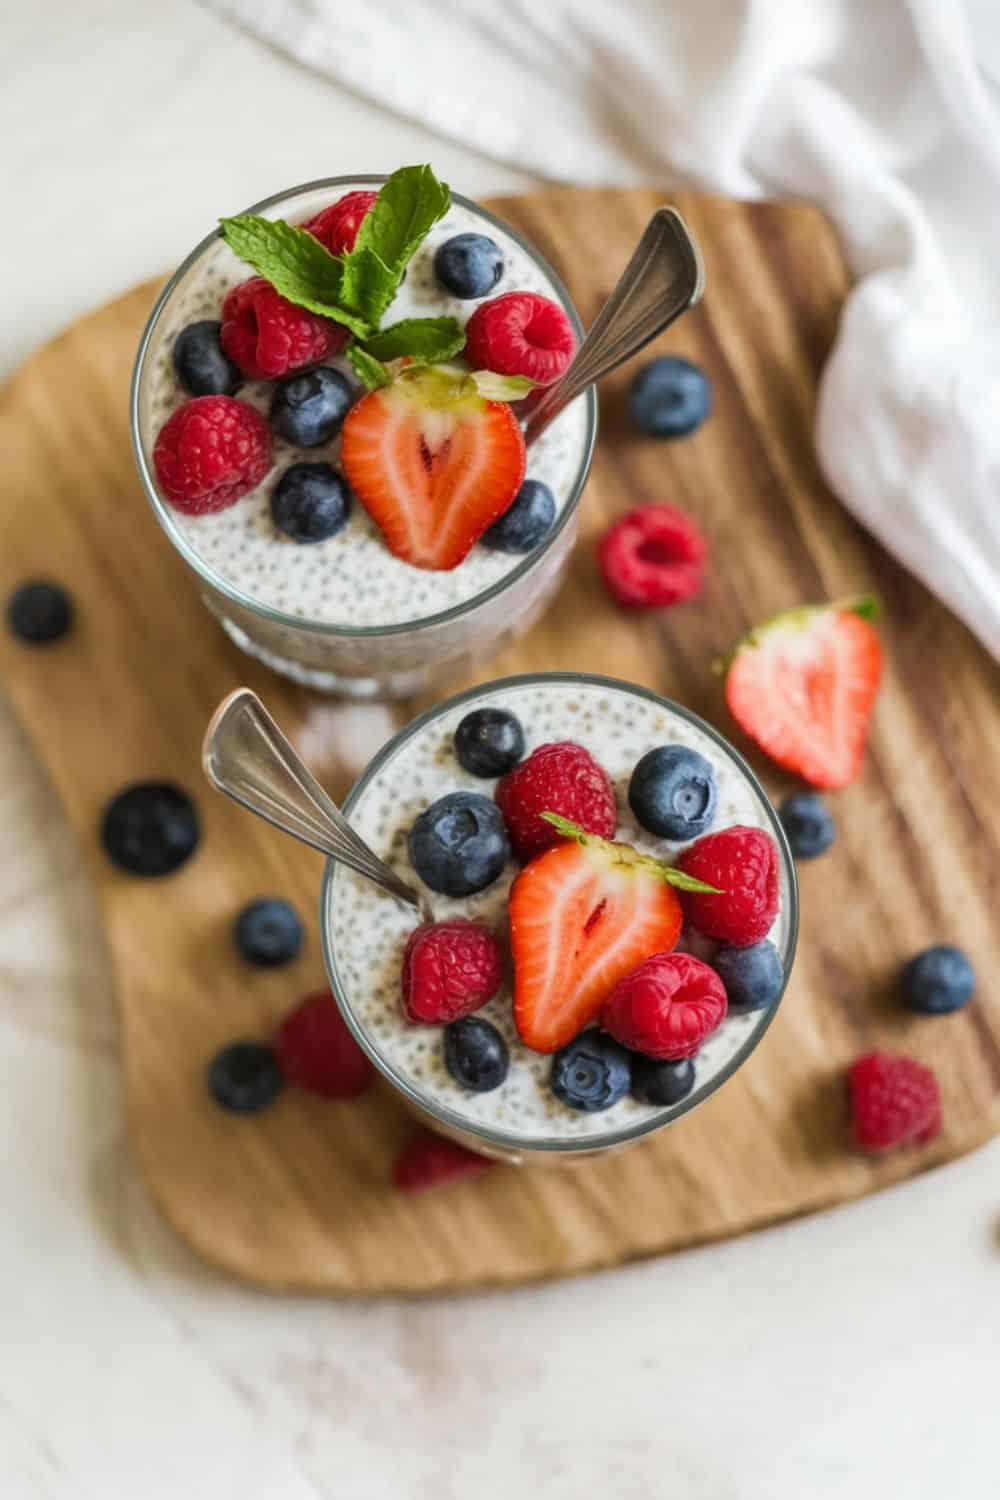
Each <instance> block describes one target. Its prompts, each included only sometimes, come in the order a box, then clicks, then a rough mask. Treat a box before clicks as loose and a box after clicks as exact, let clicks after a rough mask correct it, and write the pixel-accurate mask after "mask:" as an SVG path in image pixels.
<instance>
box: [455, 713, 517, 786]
mask: <svg viewBox="0 0 1000 1500" xmlns="http://www.w3.org/2000/svg"><path fill="white" fill-rule="evenodd" d="M455 754H456V756H457V757H458V763H459V765H460V766H462V768H463V769H464V770H466V771H468V772H469V774H470V775H472V776H503V775H505V774H506V772H508V771H512V770H513V769H514V767H515V766H516V765H517V763H518V761H519V760H520V759H521V757H522V755H523V754H524V730H523V729H522V728H521V723H520V720H519V719H516V718H515V717H514V715H513V714H509V713H508V712H507V710H506V709H504V708H474V709H473V710H472V712H471V713H468V714H466V716H465V718H464V719H463V720H462V722H461V723H460V724H459V726H458V728H457V729H456V730H455Z"/></svg>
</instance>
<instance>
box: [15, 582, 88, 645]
mask: <svg viewBox="0 0 1000 1500" xmlns="http://www.w3.org/2000/svg"><path fill="white" fill-rule="evenodd" d="M72 623H73V601H72V599H71V598H70V596H69V595H68V594H67V592H66V590H65V589H64V588H61V587H60V585H59V584H58V583H49V582H48V581H47V580H46V579H44V578H32V579H30V580H29V581H28V582H27V583H22V584H20V585H19V586H18V587H17V588H16V589H15V590H14V592H13V593H12V594H11V596H10V598H9V599H8V600H7V625H8V627H9V628H10V632H11V634H12V635H16V636H17V638H18V640H19V641H24V642H25V643H26V644H28V645H30V646H48V645H50V644H51V643H52V641H58V640H59V639H60V637H61V636H64V635H65V634H66V632H67V631H68V630H69V628H70V626H71V625H72Z"/></svg>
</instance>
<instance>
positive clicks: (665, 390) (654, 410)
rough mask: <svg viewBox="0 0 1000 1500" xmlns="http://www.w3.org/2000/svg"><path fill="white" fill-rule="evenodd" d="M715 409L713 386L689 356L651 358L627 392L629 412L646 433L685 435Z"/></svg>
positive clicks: (663, 435)
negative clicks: (687, 357) (685, 357)
mask: <svg viewBox="0 0 1000 1500" xmlns="http://www.w3.org/2000/svg"><path fill="white" fill-rule="evenodd" d="M711 409H712V387H711V385H710V384H709V380H708V376H707V375H706V374H705V372H704V370H700V369H699V368H698V366H697V365H693V364H692V363H691V361H690V360H689V359H678V358H676V357H675V356H674V355H664V356H662V357H661V358H660V359H651V360H650V361H649V363H648V364H645V365H643V367H642V369H641V370H640V371H639V373H638V374H637V375H636V377H635V379H634V380H633V381H632V384H631V385H630V386H629V392H628V414H629V416H630V417H631V419H632V421H633V422H634V423H635V425H636V427H638V429H639V431H640V432H642V433H645V434H646V436H647V437H683V436H684V434H685V433H688V432H694V430H695V428H696V427H700V426H701V424H702V422H704V420H705V418H706V417H707V416H708V414H709V412H710V411H711Z"/></svg>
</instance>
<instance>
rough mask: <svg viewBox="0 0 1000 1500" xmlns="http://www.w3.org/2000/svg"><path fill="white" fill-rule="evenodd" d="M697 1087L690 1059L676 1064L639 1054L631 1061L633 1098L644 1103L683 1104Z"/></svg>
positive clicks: (683, 1059)
mask: <svg viewBox="0 0 1000 1500" xmlns="http://www.w3.org/2000/svg"><path fill="white" fill-rule="evenodd" d="M693 1088H694V1063H693V1062H692V1061H691V1059H690V1057H679V1058H678V1059H677V1061H676V1062H657V1060H656V1059H655V1058H653V1057H642V1056H640V1054H639V1053H638V1052H637V1053H635V1055H634V1056H633V1058H632V1098H633V1099H638V1100H639V1102H640V1103H641V1104H680V1102H681V1100H682V1099H686V1098H687V1096H688V1094H690V1092H691V1090H692V1089H693Z"/></svg>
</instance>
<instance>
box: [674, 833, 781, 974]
mask: <svg viewBox="0 0 1000 1500" xmlns="http://www.w3.org/2000/svg"><path fill="white" fill-rule="evenodd" d="M677 865H678V868H679V869H681V870H683V871H684V872H685V874H687V875H693V876H694V877H695V879H696V880H703V881H704V882H705V884H706V885H712V886H715V889H716V894H715V895H709V894H708V893H707V892H704V891H685V892H684V893H683V895H682V897H681V900H682V901H683V904H684V915H685V917H686V918H687V920H688V921H689V922H690V923H691V926H692V927H693V928H694V929H695V931H696V932H700V933H702V934H703V935H704V936H705V937H711V938H716V939H717V940H718V941H719V942H720V943H730V944H732V946H733V947H734V948H748V947H749V946H750V944H751V943H757V942H759V941H760V939H761V938H763V937H767V934H768V933H769V932H770V930H771V924H772V923H773V921H774V919H775V917H776V916H777V913H778V896H779V880H778V847H777V845H776V844H775V842H774V839H773V838H772V837H771V835H770V834H769V833H765V832H764V830H763V829H762V828H744V827H742V826H741V825H740V824H738V823H737V824H735V825H734V826H733V827H732V828H723V829H722V830H721V831H720V832H719V833H706V834H705V836H704V838H700V839H698V841H697V842H696V843H694V844H692V845H691V846H690V848H688V849H684V850H683V851H682V852H681V854H680V856H679V858H678V860H677Z"/></svg>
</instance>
